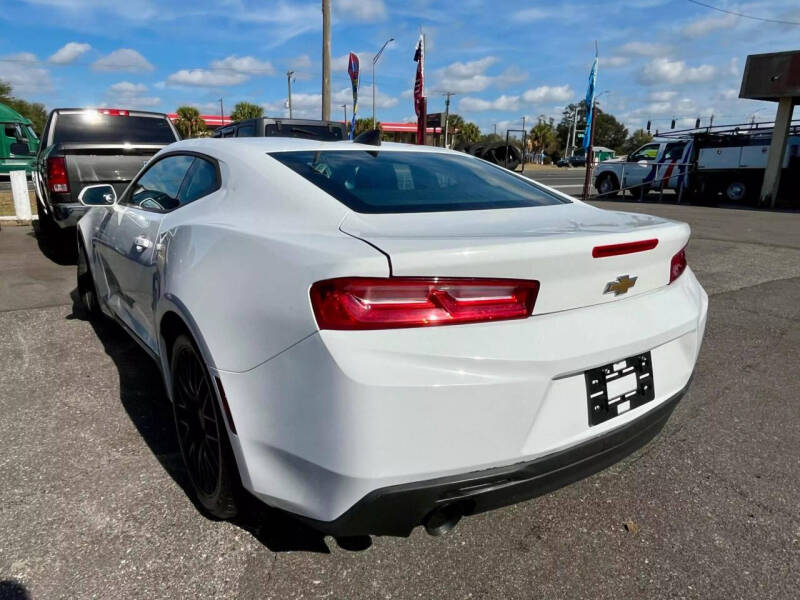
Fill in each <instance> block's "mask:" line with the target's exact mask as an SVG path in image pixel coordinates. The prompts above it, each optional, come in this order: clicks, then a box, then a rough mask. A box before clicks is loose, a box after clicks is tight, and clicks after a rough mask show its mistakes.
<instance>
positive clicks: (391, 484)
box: [78, 138, 708, 535]
mask: <svg viewBox="0 0 800 600" xmlns="http://www.w3.org/2000/svg"><path fill="white" fill-rule="evenodd" d="M81 200H82V202H83V203H84V204H86V205H89V206H93V207H95V208H93V209H92V210H89V211H88V212H87V214H86V215H85V216H84V217H83V218H82V219H81V221H80V222H79V224H78V245H79V263H78V289H79V292H80V295H81V298H82V301H83V302H84V304H85V305H86V309H87V310H88V311H89V312H90V314H91V315H97V316H99V315H100V314H104V315H105V316H107V317H111V318H112V319H114V320H115V321H117V322H118V323H120V324H121V325H122V327H123V328H125V329H126V330H127V331H128V332H129V333H130V335H131V336H132V337H133V338H134V339H135V340H136V341H137V342H139V344H141V346H142V347H143V348H144V349H145V350H146V351H147V352H148V353H149V354H150V355H151V356H152V357H153V358H154V359H155V360H156V362H157V363H158V365H159V366H160V368H161V371H162V373H163V375H164V381H165V384H166V389H167V390H168V393H169V396H170V399H171V401H172V404H173V406H174V415H175V422H176V427H177V433H178V440H179V442H180V448H181V452H182V455H183V459H184V461H185V464H186V469H187V472H188V474H189V478H190V480H191V482H192V486H193V488H194V490H195V492H196V495H197V499H198V500H199V502H200V504H201V505H202V506H203V507H205V509H206V510H207V511H208V512H209V513H211V514H213V515H215V516H217V517H221V518H227V517H232V516H233V515H235V514H236V511H237V508H238V506H237V505H240V503H241V498H242V496H241V495H240V494H241V491H242V489H244V490H247V491H249V492H250V493H252V494H254V495H255V496H256V497H258V498H259V499H261V500H262V501H263V502H265V503H267V504H269V505H272V506H275V507H278V508H280V509H283V510H286V511H288V512H290V513H293V514H295V515H297V516H298V517H300V518H301V519H303V520H305V521H306V522H308V523H310V524H312V525H313V526H315V527H317V528H319V529H320V530H321V531H324V532H327V533H331V534H334V535H356V534H386V535H408V534H409V532H410V531H411V530H412V529H413V528H414V527H415V526H416V525H420V524H422V525H425V527H426V528H427V530H428V531H429V532H431V533H442V532H444V531H446V530H447V529H449V528H450V527H452V526H453V525H454V524H455V523H456V522H457V521H458V519H459V518H460V517H461V516H462V515H468V514H473V513H477V512H481V511H485V510H488V509H491V508H494V507H498V506H503V505H507V504H510V503H514V502H518V501H521V500H525V499H528V498H532V497H534V496H537V495H539V494H542V493H545V492H548V491H551V490H553V489H555V488H557V487H559V486H562V485H565V484H567V483H569V482H572V481H575V480H577V479H579V478H581V477H585V476H586V475H588V474H590V473H593V472H596V471H598V470H600V469H602V468H604V467H606V466H608V465H610V464H612V463H614V462H615V461H617V460H619V459H620V458H622V457H624V456H626V455H627V454H629V453H630V452H632V451H633V450H635V449H636V448H639V447H640V446H642V445H643V444H645V443H646V442H647V441H648V440H650V439H651V438H652V437H653V436H654V435H656V433H658V431H659V430H660V428H661V427H662V425H663V424H664V423H665V422H666V420H667V419H668V417H669V415H670V413H671V412H672V410H673V408H674V407H675V405H676V404H677V402H678V401H679V399H680V398H681V396H682V395H683V394H684V393H685V392H686V390H687V388H688V386H689V382H690V379H691V377H692V372H693V370H694V366H695V362H696V360H697V355H698V352H699V349H700V345H701V341H702V338H703V332H704V329H705V323H706V310H707V306H708V298H707V296H706V293H705V291H704V290H703V288H702V287H701V286H700V284H699V283H698V282H697V279H696V278H695V276H694V274H693V273H692V271H691V269H690V268H689V267H688V266H687V265H686V254H685V248H686V244H687V242H688V239H689V227H688V225H686V224H684V223H678V222H674V221H668V220H665V219H661V218H657V217H652V216H647V215H643V214H631V213H625V212H616V211H608V210H600V209H598V208H594V207H592V206H589V205H587V204H585V203H583V202H580V201H578V200H575V199H573V198H570V197H568V196H565V195H563V194H561V193H559V192H557V191H555V190H552V189H549V188H547V187H545V186H542V185H539V184H537V183H535V182H532V181H530V180H528V179H526V178H524V177H521V176H518V175H516V174H513V173H511V172H509V171H507V170H504V169H502V168H499V167H496V166H494V165H492V164H489V163H487V162H484V161H482V160H479V159H476V158H474V157H471V156H468V155H466V154H462V153H458V152H452V151H448V150H444V149H439V148H432V147H428V146H409V145H402V144H388V143H384V144H382V145H379V143H373V144H369V143H355V142H348V141H345V142H316V141H313V140H301V139H289V138H241V139H200V140H186V141H182V142H178V143H175V144H172V145H170V146H168V147H167V148H165V149H164V150H162V151H161V152H160V153H159V154H157V155H156V156H155V157H154V158H153V159H152V160H151V161H150V162H149V163H148V164H147V165H146V166H145V167H144V169H143V170H142V171H141V172H140V173H139V174H138V176H137V177H136V178H135V179H134V180H133V181H132V182H131V184H130V186H129V187H128V189H127V190H126V191H125V192H124V193H123V194H122V195H121V197H119V198H117V197H116V195H115V194H114V191H113V189H112V188H111V187H110V186H102V185H100V186H91V187H89V188H85V189H84V190H83V191H82V193H81Z"/></svg>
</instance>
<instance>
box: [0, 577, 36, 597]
mask: <svg viewBox="0 0 800 600" xmlns="http://www.w3.org/2000/svg"><path fill="white" fill-rule="evenodd" d="M30 597H31V595H30V594H29V593H28V590H27V589H26V588H25V586H24V585H22V584H21V583H20V582H19V581H14V580H13V579H3V580H0V600H30Z"/></svg>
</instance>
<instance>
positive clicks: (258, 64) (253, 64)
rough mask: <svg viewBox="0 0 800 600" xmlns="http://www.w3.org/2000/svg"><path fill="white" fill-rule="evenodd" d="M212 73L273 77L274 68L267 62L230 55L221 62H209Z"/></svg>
mask: <svg viewBox="0 0 800 600" xmlns="http://www.w3.org/2000/svg"><path fill="white" fill-rule="evenodd" d="M211 70H212V71H229V72H233V73H242V74H245V75H274V74H275V68H274V67H273V66H272V63H270V62H269V61H264V60H258V59H257V58H254V57H252V56H235V55H231V56H228V57H226V58H223V59H222V60H213V61H211Z"/></svg>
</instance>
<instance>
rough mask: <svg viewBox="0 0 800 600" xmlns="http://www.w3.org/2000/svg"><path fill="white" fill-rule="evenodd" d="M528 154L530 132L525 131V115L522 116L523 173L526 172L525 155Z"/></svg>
mask: <svg viewBox="0 0 800 600" xmlns="http://www.w3.org/2000/svg"><path fill="white" fill-rule="evenodd" d="M527 152H528V132H527V131H525V115H523V116H522V172H523V173H524V172H525V154H527Z"/></svg>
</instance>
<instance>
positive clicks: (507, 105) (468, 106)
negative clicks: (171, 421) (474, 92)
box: [458, 94, 520, 112]
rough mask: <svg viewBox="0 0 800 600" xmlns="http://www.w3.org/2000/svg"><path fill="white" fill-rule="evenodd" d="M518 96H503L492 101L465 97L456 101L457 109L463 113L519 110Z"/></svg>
mask: <svg viewBox="0 0 800 600" xmlns="http://www.w3.org/2000/svg"><path fill="white" fill-rule="evenodd" d="M519 107H520V101H519V96H506V95H505V94H504V95H502V96H500V97H499V98H496V99H494V100H484V99H483V98H473V97H470V96H467V97H465V98H461V100H459V101H458V108H459V110H461V111H463V112H480V111H484V110H519Z"/></svg>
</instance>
